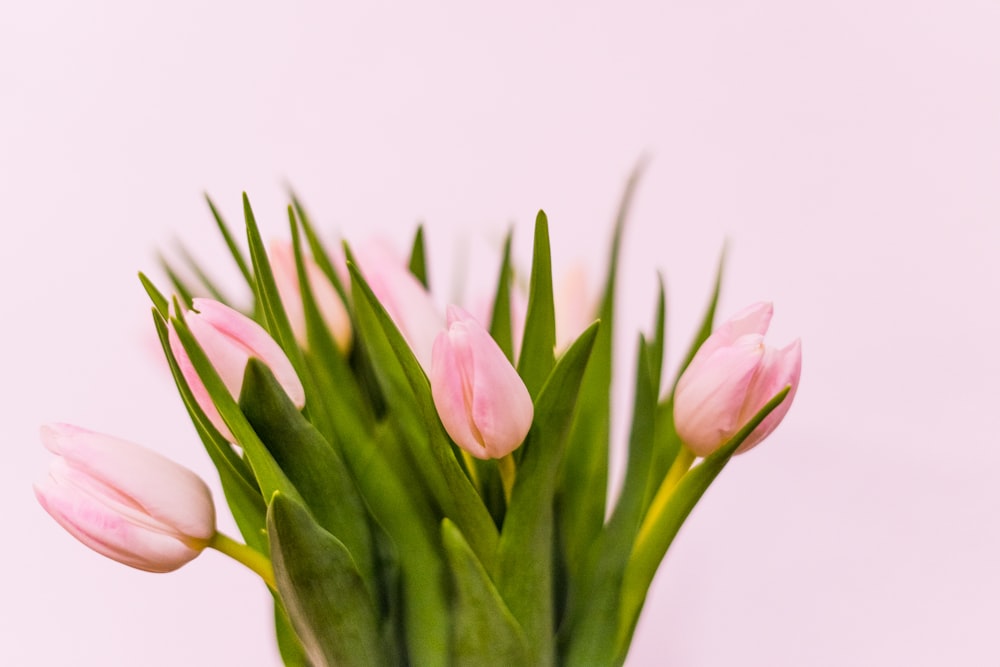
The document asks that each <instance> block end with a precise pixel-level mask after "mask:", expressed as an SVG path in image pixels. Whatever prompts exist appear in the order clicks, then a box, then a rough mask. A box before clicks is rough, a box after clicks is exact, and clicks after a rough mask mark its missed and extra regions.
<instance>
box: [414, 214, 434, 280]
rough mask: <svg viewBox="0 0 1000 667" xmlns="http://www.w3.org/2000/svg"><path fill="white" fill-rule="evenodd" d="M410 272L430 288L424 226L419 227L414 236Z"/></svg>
mask: <svg viewBox="0 0 1000 667" xmlns="http://www.w3.org/2000/svg"><path fill="white" fill-rule="evenodd" d="M410 273H412V274H413V276H414V277H415V278H416V279H417V280H419V281H420V284H421V285H423V286H424V289H430V284H429V283H428V281H427V249H426V248H425V247H424V226H423V225H419V226H418V227H417V233H416V235H414V237H413V247H412V248H411V249H410Z"/></svg>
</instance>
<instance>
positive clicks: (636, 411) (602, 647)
mask: <svg viewBox="0 0 1000 667" xmlns="http://www.w3.org/2000/svg"><path fill="white" fill-rule="evenodd" d="M648 349H649V348H648V346H647V343H646V341H645V340H644V339H643V337H642V336H640V337H639V342H638V345H637V350H638V355H637V356H638V359H637V360H636V387H635V405H634V408H633V412H632V431H631V434H630V435H629V448H628V464H627V466H626V470H625V482H624V484H623V485H622V491H621V494H620V495H619V497H618V502H617V504H616V505H615V509H614V512H613V513H612V515H611V519H610V520H609V521H608V523H607V525H605V526H604V529H603V530H602V531H601V534H600V536H599V537H598V539H597V540H595V541H594V543H593V545H592V546H591V549H590V551H589V552H588V554H587V556H586V558H585V560H584V566H583V571H582V573H581V576H580V577H578V578H577V585H576V587H575V588H574V589H573V590H572V591H571V592H570V599H569V608H568V612H567V618H566V621H565V627H564V628H561V629H560V635H561V636H560V643H561V644H562V646H561V652H562V653H563V654H564V655H565V656H566V663H567V664H608V663H609V662H610V661H611V660H612V658H613V657H614V655H615V638H616V636H617V627H616V625H615V624H613V623H608V617H613V616H614V615H615V613H616V612H615V610H616V609H617V608H618V603H619V594H620V589H621V582H622V577H623V576H624V571H625V566H626V564H627V563H628V559H629V554H630V552H631V551H632V543H633V541H634V539H635V535H636V531H637V530H638V529H639V523H640V521H641V520H642V516H643V513H644V511H645V506H644V505H643V498H644V495H645V491H646V486H647V480H648V476H649V461H650V458H651V456H652V449H653V424H654V419H655V414H656V390H655V388H654V385H653V378H652V368H651V364H650V360H649V352H648Z"/></svg>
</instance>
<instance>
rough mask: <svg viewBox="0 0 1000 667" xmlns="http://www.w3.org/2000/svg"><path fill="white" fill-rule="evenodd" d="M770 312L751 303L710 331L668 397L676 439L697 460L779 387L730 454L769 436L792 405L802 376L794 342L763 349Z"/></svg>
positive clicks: (763, 305) (769, 308) (767, 306)
mask: <svg viewBox="0 0 1000 667" xmlns="http://www.w3.org/2000/svg"><path fill="white" fill-rule="evenodd" d="M772 313H773V307H772V305H771V304H770V303H757V304H754V305H752V306H750V307H749V308H746V309H744V310H742V311H740V312H739V313H737V314H736V315H735V316H733V318H732V319H730V320H729V321H728V322H725V323H724V324H723V325H722V326H720V327H719V328H718V329H716V330H715V331H714V332H713V333H712V335H711V336H709V337H708V339H707V340H706V341H705V342H704V344H702V346H701V348H699V349H698V352H697V353H696V354H695V356H694V358H693V359H692V360H691V364H690V365H689V366H688V367H687V370H685V371H684V374H683V375H682V376H681V378H680V380H679V381H678V383H677V389H676V391H675V392H674V424H675V426H676V428H677V434H678V435H679V436H680V438H681V440H682V441H683V442H684V444H686V445H687V446H688V448H689V449H690V450H691V451H692V452H694V453H695V454H696V455H698V456H708V455H709V454H711V453H712V452H714V451H715V450H716V449H718V448H719V446H721V445H722V444H723V443H724V442H726V441H727V440H729V438H731V437H732V436H733V435H734V434H735V433H736V432H737V431H739V430H740V428H742V427H743V425H745V424H746V423H747V422H748V421H750V419H751V418H752V417H753V416H754V415H755V414H757V412H759V411H760V409H761V408H763V407H764V405H765V404H766V403H767V402H768V401H769V400H771V399H772V398H774V396H775V395H776V394H777V393H778V392H779V391H781V390H782V389H783V388H784V387H786V386H788V385H791V391H789V392H788V396H787V397H786V398H785V400H784V401H782V403H781V404H780V405H779V406H778V407H777V408H775V410H774V411H773V412H771V414H770V415H768V416H767V418H766V419H765V420H764V421H763V422H761V424H760V425H759V426H758V427H757V428H756V429H754V431H753V432H752V433H751V434H750V436H749V437H748V438H747V439H746V440H744V441H743V443H742V444H741V445H740V447H739V449H737V450H736V453H737V454H739V453H742V452H745V451H747V450H748V449H750V448H751V447H753V446H754V445H756V444H757V443H758V442H760V441H761V440H763V439H764V438H766V437H767V436H768V435H770V433H771V431H773V430H774V429H775V428H776V427H777V426H778V424H779V423H780V422H781V420H782V419H783V418H784V416H785V414H786V413H787V412H788V408H790V407H791V405H792V399H793V398H794V397H795V392H796V390H797V389H798V385H799V373H800V371H801V370H802V346H801V344H800V342H799V341H798V340H796V341H795V342H793V343H791V344H790V345H788V346H787V347H785V348H783V349H781V350H778V349H775V348H773V347H767V346H765V345H764V334H765V333H766V332H767V327H768V325H769V324H770V322H771V315H772Z"/></svg>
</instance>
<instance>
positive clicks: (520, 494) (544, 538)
mask: <svg viewBox="0 0 1000 667" xmlns="http://www.w3.org/2000/svg"><path fill="white" fill-rule="evenodd" d="M599 326H600V325H599V323H594V324H592V325H591V326H590V327H589V328H588V329H587V330H586V331H584V332H583V334H582V335H581V336H580V337H579V338H578V339H577V340H576V342H575V343H573V345H572V346H571V347H570V348H569V350H567V351H566V353H565V354H564V355H563V356H562V357H561V358H560V359H559V362H558V363H557V364H556V366H555V368H554V369H553V371H552V373H551V374H550V376H549V378H548V380H547V381H546V382H545V385H544V386H543V387H542V390H541V391H540V392H539V394H538V398H537V399H536V401H535V418H534V422H533V423H532V426H531V431H529V432H528V436H527V438H526V439H525V442H524V444H523V445H522V446H521V448H522V449H523V450H524V453H523V455H522V456H521V460H520V463H519V467H518V471H517V479H516V481H515V482H514V488H513V491H512V493H511V500H510V505H509V507H508V508H507V514H506V516H505V518H504V525H503V530H502V532H501V535H500V550H499V563H498V567H497V576H496V581H497V588H498V589H499V590H500V592H501V594H502V595H503V598H504V599H505V600H506V601H507V605H508V607H509V608H510V610H511V612H512V613H513V614H514V617H515V618H517V619H518V621H519V622H520V623H521V627H522V628H524V631H525V635H526V637H527V640H528V650H529V661H528V662H527V663H525V664H531V665H551V664H553V661H554V660H555V646H554V644H553V634H554V627H553V623H554V617H555V610H554V607H553V597H552V595H551V594H550V592H551V591H552V590H553V573H552V562H553V553H552V544H553V540H554V539H555V535H554V531H553V498H554V495H555V489H556V471H557V470H558V469H559V466H560V465H561V463H562V457H563V455H564V453H565V452H566V446H567V441H568V436H569V429H570V426H571V424H572V422H573V414H574V410H575V409H576V408H577V391H578V389H579V387H580V380H581V378H582V377H583V375H584V372H585V369H586V367H587V363H588V361H589V360H590V356H591V351H592V349H593V346H594V341H595V339H596V337H597V335H598V331H597V330H598V328H599Z"/></svg>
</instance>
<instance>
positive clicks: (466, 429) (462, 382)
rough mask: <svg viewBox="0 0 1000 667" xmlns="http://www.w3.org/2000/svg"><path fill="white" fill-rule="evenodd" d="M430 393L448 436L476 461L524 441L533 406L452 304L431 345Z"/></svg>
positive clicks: (493, 347) (483, 334) (492, 344)
mask: <svg viewBox="0 0 1000 667" xmlns="http://www.w3.org/2000/svg"><path fill="white" fill-rule="evenodd" d="M430 381H431V394H432V395H433V397H434V405H435V407H436V408H437V411H438V415H440V417H441V422H442V423H443V424H444V428H445V430H446V431H448V435H450V436H451V438H452V440H454V441H455V444H457V445H458V446H459V447H461V448H462V449H464V450H465V451H467V452H469V453H470V454H472V455H473V456H475V457H476V458H480V459H487V458H494V459H496V458H501V457H503V456H506V455H507V454H509V453H510V452H511V451H513V450H514V449H516V448H517V447H518V446H519V445H520V444H521V442H523V441H524V438H525V436H526V435H527V434H528V430H529V429H530V428H531V420H532V418H533V417H534V406H533V405H532V402H531V395H530V394H528V389H527V388H526V387H525V386H524V382H522V381H521V378H520V376H518V374H517V371H516V370H514V367H513V366H511V364H510V362H509V361H508V360H507V357H505V356H504V353H503V351H501V350H500V347H499V346H498V345H497V344H496V341H494V340H493V339H492V338H491V337H490V334H489V333H488V332H487V331H486V329H484V328H483V326H482V325H481V324H480V323H479V322H477V321H476V320H475V319H474V318H473V317H472V316H471V315H469V314H468V313H467V312H465V311H464V310H462V309H461V308H459V307H458V306H449V308H448V328H447V330H445V331H442V332H441V333H440V334H439V335H438V337H437V339H436V340H435V341H434V350H433V355H432V360H431V373H430Z"/></svg>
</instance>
